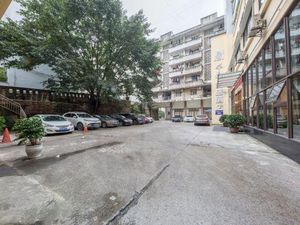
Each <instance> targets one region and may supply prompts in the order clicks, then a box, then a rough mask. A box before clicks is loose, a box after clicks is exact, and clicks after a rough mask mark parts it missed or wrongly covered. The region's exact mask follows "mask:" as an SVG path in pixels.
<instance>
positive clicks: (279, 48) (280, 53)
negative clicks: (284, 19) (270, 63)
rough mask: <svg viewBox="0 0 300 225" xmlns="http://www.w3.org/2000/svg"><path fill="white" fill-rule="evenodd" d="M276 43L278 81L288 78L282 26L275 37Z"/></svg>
mask: <svg viewBox="0 0 300 225" xmlns="http://www.w3.org/2000/svg"><path fill="white" fill-rule="evenodd" d="M274 42H275V65H276V81H278V80H280V79H281V78H283V77H285V76H286V59H285V50H286V49H285V32H284V26H283V24H281V26H280V27H279V29H278V30H277V32H276V34H275V36H274Z"/></svg>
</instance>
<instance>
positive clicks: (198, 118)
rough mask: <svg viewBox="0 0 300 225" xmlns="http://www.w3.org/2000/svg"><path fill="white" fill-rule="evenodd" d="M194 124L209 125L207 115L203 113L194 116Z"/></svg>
mask: <svg viewBox="0 0 300 225" xmlns="http://www.w3.org/2000/svg"><path fill="white" fill-rule="evenodd" d="M194 125H195V126H197V125H207V126H209V125H210V124H209V118H208V116H207V115H205V114H202V115H198V116H196V119H195V122H194Z"/></svg>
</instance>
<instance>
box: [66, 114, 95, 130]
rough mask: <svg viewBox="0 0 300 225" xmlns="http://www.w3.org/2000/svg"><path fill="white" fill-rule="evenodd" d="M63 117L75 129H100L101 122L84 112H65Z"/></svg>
mask: <svg viewBox="0 0 300 225" xmlns="http://www.w3.org/2000/svg"><path fill="white" fill-rule="evenodd" d="M63 117H64V118H65V119H66V120H68V121H70V122H71V123H72V124H73V125H74V127H75V128H77V129H78V130H83V129H84V127H87V128H90V129H92V128H94V129H97V128H99V127H101V121H100V120H99V119H98V118H95V117H93V116H91V115H90V114H88V113H85V112H67V113H65V114H64V115H63Z"/></svg>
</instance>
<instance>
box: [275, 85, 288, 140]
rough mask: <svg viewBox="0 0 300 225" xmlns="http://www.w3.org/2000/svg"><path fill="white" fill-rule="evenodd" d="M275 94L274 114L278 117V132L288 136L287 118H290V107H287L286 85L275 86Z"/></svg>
mask: <svg viewBox="0 0 300 225" xmlns="http://www.w3.org/2000/svg"><path fill="white" fill-rule="evenodd" d="M274 92H275V93H276V95H277V94H278V93H279V95H278V97H277V96H276V101H275V103H274V112H275V117H276V130H277V133H278V134H281V135H284V136H287V135H288V129H287V117H288V107H287V86H286V85H285V83H280V84H278V85H276V86H274Z"/></svg>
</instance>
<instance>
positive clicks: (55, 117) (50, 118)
mask: <svg viewBox="0 0 300 225" xmlns="http://www.w3.org/2000/svg"><path fill="white" fill-rule="evenodd" d="M42 120H43V121H46V122H50V121H66V120H65V119H64V118H63V117H62V116H42Z"/></svg>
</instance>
